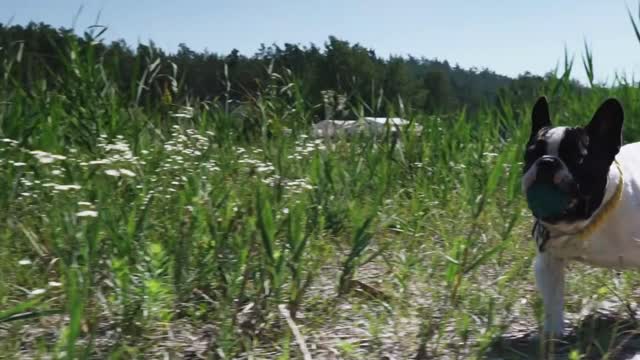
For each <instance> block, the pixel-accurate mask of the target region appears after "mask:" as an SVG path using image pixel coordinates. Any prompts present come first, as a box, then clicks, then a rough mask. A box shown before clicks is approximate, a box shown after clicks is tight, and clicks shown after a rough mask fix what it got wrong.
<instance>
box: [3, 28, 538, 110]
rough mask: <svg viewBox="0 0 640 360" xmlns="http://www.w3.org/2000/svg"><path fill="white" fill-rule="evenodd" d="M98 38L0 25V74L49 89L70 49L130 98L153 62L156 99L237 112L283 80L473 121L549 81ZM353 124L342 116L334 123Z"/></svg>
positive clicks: (437, 65) (445, 65)
mask: <svg viewBox="0 0 640 360" xmlns="http://www.w3.org/2000/svg"><path fill="white" fill-rule="evenodd" d="M104 30H106V29H104V28H100V27H96V28H92V29H90V30H88V31H87V32H85V33H84V34H82V35H78V34H76V33H74V31H72V30H71V29H64V28H59V29H57V28H54V27H52V26H50V25H47V24H44V23H30V24H28V25H25V26H23V25H11V26H8V25H3V24H0V57H1V58H2V63H1V64H0V66H2V67H1V68H0V70H2V73H3V76H4V77H5V78H11V79H14V80H13V81H14V83H13V84H14V85H17V84H18V83H19V85H21V86H22V87H24V88H26V89H32V88H37V87H42V86H46V87H54V86H57V85H56V84H61V83H62V81H63V80H64V79H60V78H58V76H59V75H58V74H65V73H68V72H66V71H63V70H64V69H65V68H66V67H70V66H73V62H72V61H70V59H69V53H70V52H72V50H73V51H75V53H76V54H75V56H83V57H84V58H90V61H95V62H96V63H99V64H101V65H102V68H103V69H104V71H105V72H106V74H105V75H106V76H109V77H110V78H111V79H113V81H114V82H115V83H116V84H117V91H120V92H122V94H123V95H124V96H127V97H129V98H133V97H135V94H136V91H137V89H139V87H140V83H141V78H142V77H143V76H146V77H149V76H151V75H152V74H149V72H150V70H149V69H151V67H150V66H151V65H153V64H154V63H158V64H161V65H159V66H156V67H155V68H153V70H152V72H155V75H158V74H166V76H157V81H155V82H154V85H153V86H154V87H155V91H156V92H157V93H158V94H159V95H160V96H159V97H161V95H162V94H163V93H167V92H168V91H170V92H175V93H180V96H183V97H186V98H190V99H198V100H206V101H224V102H226V103H242V101H245V100H247V99H248V98H250V97H252V96H255V94H256V93H259V92H260V91H261V89H263V87H264V86H265V84H268V83H269V80H270V77H272V76H273V74H274V73H275V74H285V73H286V74H288V76H289V77H291V78H293V79H296V80H297V83H298V84H299V85H300V86H299V91H300V92H301V93H302V96H303V98H304V99H305V101H307V102H308V103H309V104H322V103H323V101H326V96H327V93H328V92H330V93H331V94H339V95H340V96H341V98H342V99H343V101H345V102H346V103H347V104H353V103H356V102H363V103H366V104H371V105H372V106H371V107H370V108H369V109H368V112H369V115H383V114H387V113H389V111H390V109H391V108H394V109H396V110H397V109H398V108H399V107H403V108H410V109H412V110H415V111H421V112H426V113H447V112H455V111H458V110H461V109H463V108H464V109H465V110H466V111H470V112H473V111H477V110H479V109H481V108H482V106H484V105H491V104H494V103H495V102H496V101H498V99H499V97H500V96H503V95H508V96H510V97H512V98H515V99H521V100H522V101H530V99H531V98H532V97H535V96H536V95H537V91H538V89H539V88H540V87H542V86H543V84H544V83H545V81H546V79H547V77H548V76H550V75H547V76H537V75H532V74H529V73H525V74H523V75H520V76H519V77H518V78H515V79H514V78H510V77H507V76H503V75H499V74H496V73H495V72H493V71H491V70H489V69H486V68H485V69H477V68H470V69H464V68H462V67H460V66H458V65H453V66H452V65H451V64H450V63H449V62H448V61H446V60H437V59H427V58H417V57H413V56H408V57H403V56H390V57H387V58H385V57H381V56H378V55H377V54H376V52H375V51H374V50H373V49H370V48H367V47H365V46H363V45H360V44H357V43H356V44H351V43H349V42H348V41H345V40H340V39H338V38H336V37H333V36H332V37H329V39H328V40H327V41H326V42H325V43H324V44H322V45H321V46H318V45H315V44H310V45H299V44H284V45H283V46H279V45H270V46H265V45H261V47H260V48H259V49H258V51H257V52H256V53H255V54H253V55H250V56H248V55H244V54H241V53H240V52H239V51H238V50H233V51H231V52H230V53H229V54H218V53H215V52H210V51H206V50H205V51H195V50H193V49H191V48H189V47H188V46H187V45H186V44H180V45H179V47H178V50H177V51H175V52H173V53H169V52H166V51H164V50H163V49H160V48H158V47H157V46H155V45H154V44H153V42H151V43H149V44H138V45H137V46H135V47H134V46H130V45H129V44H127V43H126V42H125V41H124V40H118V41H112V42H110V43H106V42H105V41H102V40H100V37H101V35H102V32H103V31H104ZM158 61H159V62H158ZM16 62H19V63H20V66H16ZM67 70H68V69H67ZM145 71H146V73H145ZM96 76H98V75H96ZM16 82H17V83H16ZM178 89H179V90H178ZM152 90H153V89H152ZM373 104H378V105H379V106H373ZM317 111H318V113H319V114H318V116H319V117H322V116H325V115H326V114H322V108H321V107H318V110H317ZM351 115H353V114H350V113H349V111H345V112H344V113H342V114H337V115H336V116H337V117H340V116H343V117H346V116H351Z"/></svg>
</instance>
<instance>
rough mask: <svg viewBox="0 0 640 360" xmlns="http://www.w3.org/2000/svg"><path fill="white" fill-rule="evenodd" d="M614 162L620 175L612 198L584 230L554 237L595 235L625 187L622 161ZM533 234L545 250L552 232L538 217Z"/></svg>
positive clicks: (618, 201) (540, 249) (579, 237)
mask: <svg viewBox="0 0 640 360" xmlns="http://www.w3.org/2000/svg"><path fill="white" fill-rule="evenodd" d="M614 163H615V164H616V168H617V169H618V174H619V175H620V176H619V179H618V185H617V186H616V190H615V192H614V193H613V196H611V198H610V199H609V200H608V201H607V202H606V203H605V204H604V205H603V206H602V208H600V211H598V212H597V213H596V214H595V216H594V218H593V219H592V220H591V221H590V222H589V224H587V226H585V227H584V228H583V229H582V230H580V231H578V232H575V233H572V234H558V235H555V234H554V236H553V237H559V236H570V237H575V238H578V239H579V240H581V241H582V240H585V239H587V238H589V237H590V236H591V235H593V233H594V232H595V231H596V230H597V229H598V228H599V227H600V226H601V225H602V224H603V223H604V222H605V220H606V219H607V218H608V217H609V215H610V214H611V212H612V211H613V209H615V208H616V207H617V206H618V203H620V199H621V198H622V190H623V188H624V178H623V176H622V167H620V163H618V161H617V160H615V161H614ZM532 235H533V236H534V238H535V239H536V243H537V244H538V250H539V251H540V252H542V251H544V246H545V245H546V243H547V242H548V241H549V240H550V239H551V234H550V232H549V230H547V228H545V226H544V225H543V224H542V223H541V222H540V220H537V219H536V221H535V223H534V224H533V230H532Z"/></svg>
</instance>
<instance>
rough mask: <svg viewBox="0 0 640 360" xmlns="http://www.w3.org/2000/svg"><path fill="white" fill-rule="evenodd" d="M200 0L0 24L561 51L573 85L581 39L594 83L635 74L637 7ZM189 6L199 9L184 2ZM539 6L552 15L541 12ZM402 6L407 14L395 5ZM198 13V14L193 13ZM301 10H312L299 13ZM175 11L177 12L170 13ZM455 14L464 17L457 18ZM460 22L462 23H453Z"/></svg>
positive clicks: (92, 5) (103, 3)
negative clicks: (569, 60)
mask: <svg viewBox="0 0 640 360" xmlns="http://www.w3.org/2000/svg"><path fill="white" fill-rule="evenodd" d="M204 3H205V2H204V1H202V0H198V1H191V2H190V3H188V4H187V3H182V4H179V5H175V4H173V3H168V2H154V3H153V5H155V6H147V4H145V2H137V3H125V2H124V1H122V0H100V1H91V0H90V1H83V2H75V1H74V2H65V4H62V5H60V4H56V5H55V6H51V4H50V3H47V2H46V1H44V0H28V1H14V0H9V1H8V6H9V8H8V9H5V10H2V9H0V10H1V11H2V13H3V14H6V15H5V16H7V18H6V19H0V23H5V24H7V25H27V24H28V23H29V22H36V23H39V22H43V23H45V24H48V25H51V26H53V27H55V28H60V27H64V28H72V27H73V28H74V31H75V32H76V33H80V34H81V33H83V32H84V31H85V30H86V29H87V28H88V27H89V26H90V25H94V24H99V25H104V26H106V27H107V28H108V30H107V31H106V33H105V34H104V36H103V38H104V40H105V41H106V42H110V41H114V40H119V39H122V40H125V41H126V42H127V44H128V45H129V46H135V45H136V44H137V43H143V44H148V43H149V41H153V42H154V44H155V45H156V46H158V47H159V48H161V49H163V50H164V51H167V52H170V53H174V52H175V51H176V50H177V48H178V45H179V44H180V43H184V44H186V45H187V46H188V47H189V48H190V49H192V50H194V51H198V52H202V51H209V52H212V53H217V54H228V53H229V52H230V51H231V50H233V49H237V50H238V51H239V52H240V53H241V54H243V55H245V56H251V55H253V54H255V53H256V52H257V51H258V49H259V48H260V46H261V45H265V46H271V45H278V46H281V47H282V46H283V45H284V44H285V43H290V44H296V45H300V46H309V45H310V44H315V45H316V46H319V47H322V46H323V45H324V44H325V43H326V41H327V40H328V38H329V36H335V37H336V38H338V39H341V40H345V41H348V42H349V43H350V44H356V43H357V44H360V45H362V46H363V47H366V48H368V49H371V50H373V51H374V52H375V53H376V55H377V56H378V57H380V58H383V59H388V58H389V57H391V56H403V57H407V56H413V57H416V58H425V59H429V60H439V61H445V60H446V61H448V62H449V63H450V64H451V65H452V66H454V65H456V64H457V65H459V66H460V67H462V68H465V69H472V68H477V69H488V70H490V71H493V72H495V73H497V74H500V75H505V76H509V77H511V78H515V77H517V76H519V75H521V74H524V73H526V72H529V73H531V74H534V75H540V76H544V75H545V74H546V73H548V72H550V71H553V70H554V68H556V67H558V68H559V69H560V70H561V67H562V63H563V59H564V52H565V49H566V50H567V53H568V55H569V57H573V58H574V70H573V72H572V78H574V79H575V80H578V81H580V82H581V83H583V84H584V83H585V82H586V79H587V77H586V75H585V72H584V70H583V67H582V61H581V57H582V56H583V55H584V46H585V42H586V44H588V45H589V47H590V49H591V50H592V52H593V55H594V68H595V79H596V82H599V83H605V82H606V83H607V84H609V83H610V82H611V81H612V80H613V79H614V77H615V76H616V75H623V76H627V77H631V78H634V77H635V76H636V74H639V73H640V71H639V70H640V61H638V60H637V59H639V58H640V57H639V56H638V55H640V44H639V43H638V40H637V39H636V36H635V34H634V31H633V27H632V25H631V22H630V20H629V17H628V14H627V6H628V8H629V9H630V10H631V12H632V14H633V15H634V16H637V15H636V11H635V10H636V9H637V6H638V5H637V4H626V3H625V2H623V1H615V2H612V3H608V4H600V3H598V2H597V1H595V0H589V1H585V2H583V3H581V6H579V7H578V8H576V7H574V6H572V5H571V4H566V3H565V4H553V5H552V2H551V1H543V2H538V3H537V4H536V6H532V5H530V4H526V5H520V6H504V5H503V4H499V3H500V2H499V1H492V2H490V3H485V4H463V2H462V1H457V2H456V3H457V4H459V5H461V6H459V7H458V8H455V5H453V7H452V4H451V3H447V4H444V5H443V4H438V3H433V2H426V3H424V2H418V1H417V0H405V1H403V2H401V3H400V2H396V3H394V5H395V6H394V7H392V8H387V9H384V8H383V9H381V10H384V11H380V8H378V7H377V5H378V6H379V5H382V6H388V4H387V3H383V2H381V1H374V2H373V3H369V5H370V6H369V7H363V6H362V5H363V4H364V2H353V3H350V4H340V3H339V2H337V1H336V0H328V1H325V2H324V3H323V4H325V5H328V6H323V7H317V8H313V4H298V3H294V2H292V1H290V0H286V1H281V2H279V3H277V4H261V3H258V2H255V1H244V2H242V4H239V3H235V4H228V3H222V4H218V5H217V6H218V7H217V8H215V10H216V12H214V13H207V11H206V10H209V9H210V8H211V6H207V5H205V4H204ZM190 4H201V5H202V6H193V7H189V5H190ZM331 4H334V5H336V6H335V7H332V6H330V5H331ZM402 4H404V5H405V6H404V7H403V6H402ZM425 5H426V6H425ZM465 5H466V6H465ZM541 5H547V6H541ZM5 6H6V3H5ZM340 6H341V7H342V8H345V9H344V10H345V11H343V13H341V14H340V15H341V16H343V18H344V21H342V22H339V21H335V19H334V21H333V23H331V26H325V25H324V24H325V23H327V22H328V21H330V20H331V19H333V18H334V17H335V16H336V15H335V14H334V13H333V12H332V9H334V8H338V9H339V8H340ZM0 7H2V6H0ZM549 7H552V8H553V11H547V9H548V8H549ZM124 8H127V9H129V11H128V14H127V15H128V16H122V14H121V9H124ZM407 8H409V9H415V11H411V12H404V11H402V10H403V9H407ZM194 9H195V10H196V11H195V12H194ZM199 9H205V10H204V11H197V10H199ZM348 10H352V11H348ZM422 10H424V11H426V10H428V11H426V12H425V15H420V14H417V13H419V12H420V11H422ZM309 13H313V14H314V16H313V17H309V16H305V15H306V14H309ZM185 14H186V15H187V16H182V17H181V16H180V15H185ZM297 15H300V16H297ZM399 15H401V16H399ZM465 15H466V16H465ZM76 16H77V21H74V18H76ZM463 18H464V21H459V20H460V19H463ZM129 19H134V20H137V21H129ZM401 20H402V21H401ZM456 20H458V22H456ZM549 20H551V21H549ZM463 22H464V23H465V24H466V28H465V29H461V27H462V25H461V23H463ZM247 23H250V24H251V26H247ZM167 24H168V25H169V26H166V25H167ZM593 24H596V25H593ZM74 25H75V26H74ZM237 25H241V26H240V27H237ZM541 25H543V26H541ZM398 28H400V30H398ZM176 29H179V31H176ZM256 29H260V31H255V30H256ZM223 32H224V33H223ZM442 34H444V35H442ZM540 39H545V41H540ZM548 39H550V40H548ZM622 54H624V56H623V55H622Z"/></svg>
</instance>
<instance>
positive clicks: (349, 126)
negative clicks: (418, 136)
mask: <svg viewBox="0 0 640 360" xmlns="http://www.w3.org/2000/svg"><path fill="white" fill-rule="evenodd" d="M409 124H410V122H409V121H408V120H405V119H402V118H398V117H390V118H387V117H365V118H362V119H360V120H322V121H320V122H318V123H316V124H314V125H313V129H312V132H311V136H313V137H315V138H335V137H340V136H346V137H350V136H354V135H358V134H369V135H372V136H378V135H384V133H385V132H386V131H387V128H386V126H387V125H388V126H389V131H391V133H392V134H395V135H397V133H398V132H400V131H401V130H402V129H403V128H404V127H406V126H408V125H409ZM421 130H422V126H420V125H418V124H415V125H414V129H413V131H415V132H420V131H421Z"/></svg>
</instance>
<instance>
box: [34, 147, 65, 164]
mask: <svg viewBox="0 0 640 360" xmlns="http://www.w3.org/2000/svg"><path fill="white" fill-rule="evenodd" d="M30 154H31V155H33V156H35V157H36V159H38V161H39V162H40V164H51V163H52V162H54V161H56V160H66V159H67V157H66V156H62V155H55V154H49V153H48V152H44V151H40V150H34V151H31V152H30Z"/></svg>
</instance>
